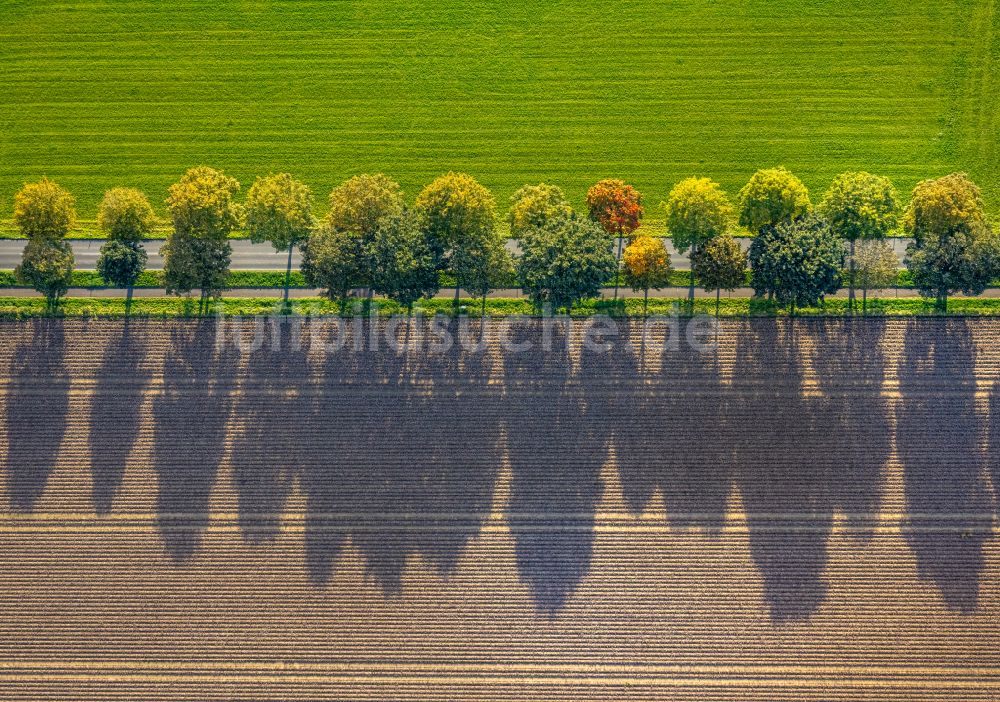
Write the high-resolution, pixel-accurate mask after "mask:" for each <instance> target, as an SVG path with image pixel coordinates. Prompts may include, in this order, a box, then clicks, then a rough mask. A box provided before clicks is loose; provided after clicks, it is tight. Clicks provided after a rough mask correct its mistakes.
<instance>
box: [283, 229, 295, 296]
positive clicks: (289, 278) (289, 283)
mask: <svg viewBox="0 0 1000 702" xmlns="http://www.w3.org/2000/svg"><path fill="white" fill-rule="evenodd" d="M294 248H295V244H294V243H291V242H289V244H288V265H287V266H286V267H285V296H284V297H283V298H282V300H281V312H282V314H288V288H290V287H291V286H292V249H294Z"/></svg>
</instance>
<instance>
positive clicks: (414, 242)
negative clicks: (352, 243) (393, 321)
mask: <svg viewBox="0 0 1000 702" xmlns="http://www.w3.org/2000/svg"><path fill="white" fill-rule="evenodd" d="M421 225H422V221H421V218H420V217H419V216H417V215H416V214H415V213H414V212H412V211H406V212H404V213H403V214H401V215H397V216H395V217H390V218H389V219H387V220H384V221H383V222H382V223H381V224H380V225H379V227H378V229H377V230H376V232H375V238H374V239H373V241H372V243H371V247H370V249H371V251H370V257H371V260H372V263H373V269H372V273H373V275H372V287H373V288H374V290H375V292H377V293H380V294H382V295H385V296H386V297H388V298H390V299H392V300H395V301H396V302H398V303H399V304H401V305H403V306H404V307H405V308H406V310H407V313H410V314H412V312H413V303H414V302H416V301H417V300H419V299H420V298H421V297H431V296H432V295H434V294H435V293H436V292H437V291H438V290H439V289H440V280H439V277H438V268H437V256H436V254H435V251H434V248H433V246H431V243H430V241H428V238H427V235H426V230H425V229H424V227H423V226H421Z"/></svg>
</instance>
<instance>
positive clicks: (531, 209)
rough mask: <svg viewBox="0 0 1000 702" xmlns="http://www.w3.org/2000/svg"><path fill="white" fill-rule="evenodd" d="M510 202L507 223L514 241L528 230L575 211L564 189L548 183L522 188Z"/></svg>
mask: <svg viewBox="0 0 1000 702" xmlns="http://www.w3.org/2000/svg"><path fill="white" fill-rule="evenodd" d="M510 202H511V205H510V212H509V213H508V214H507V222H508V223H509V224H510V235H511V237H512V238H514V239H517V238H519V237H520V236H521V233H522V232H524V231H525V230H527V229H530V228H532V227H541V226H544V225H545V223H546V222H547V221H549V220H550V219H552V218H554V217H566V216H569V214H570V213H571V212H572V211H573V209H572V208H571V207H570V205H569V201H568V200H567V199H566V195H565V194H564V193H563V191H562V188H559V187H558V186H555V185H548V184H546V183H539V184H538V185H525V186H523V187H521V188H520V189H519V190H518V191H517V192H516V193H514V194H513V195H512V196H511V198H510Z"/></svg>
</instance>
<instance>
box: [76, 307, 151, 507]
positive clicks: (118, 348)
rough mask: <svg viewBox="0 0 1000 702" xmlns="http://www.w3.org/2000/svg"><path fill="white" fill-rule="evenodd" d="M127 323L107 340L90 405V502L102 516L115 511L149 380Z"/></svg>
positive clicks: (141, 347) (139, 337)
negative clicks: (113, 508)
mask: <svg viewBox="0 0 1000 702" xmlns="http://www.w3.org/2000/svg"><path fill="white" fill-rule="evenodd" d="M134 324H135V323H134V322H129V321H126V322H125V324H124V326H123V327H122V329H121V332H120V333H117V334H115V335H114V336H113V337H112V338H111V339H110V341H109V342H108V346H107V350H106V351H105V354H104V360H103V361H102V362H101V368H100V371H98V376H97V384H96V386H95V388H94V396H93V399H92V401H91V409H90V470H91V475H92V479H93V483H92V487H91V500H92V502H93V504H94V511H95V512H97V514H100V515H106V514H108V513H110V512H111V507H112V504H113V503H114V499H115V496H116V495H117V494H118V489H119V488H120V486H121V483H122V480H123V478H124V476H125V464H126V462H127V461H128V457H129V454H130V453H131V451H132V447H133V446H134V444H135V440H136V436H137V435H138V431H139V410H140V408H141V407H142V400H143V389H144V388H145V386H146V384H147V383H148V382H149V379H150V375H151V373H150V371H149V369H148V367H147V366H146V364H145V360H146V343H145V341H144V338H143V333H142V332H141V331H140V332H138V333H137V332H136V330H135V329H134Z"/></svg>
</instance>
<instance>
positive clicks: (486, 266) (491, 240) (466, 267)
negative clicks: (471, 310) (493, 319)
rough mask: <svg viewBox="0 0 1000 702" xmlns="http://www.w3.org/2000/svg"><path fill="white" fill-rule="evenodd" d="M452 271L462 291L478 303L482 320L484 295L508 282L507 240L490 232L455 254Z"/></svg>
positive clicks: (510, 265) (511, 266)
mask: <svg viewBox="0 0 1000 702" xmlns="http://www.w3.org/2000/svg"><path fill="white" fill-rule="evenodd" d="M451 268H452V271H454V273H455V277H456V278H457V279H458V280H461V281H462V287H463V288H464V289H465V291H466V292H467V293H469V294H470V295H472V296H473V297H476V298H479V299H480V300H481V302H482V314H483V316H484V317H485V316H486V296H487V295H489V294H490V293H491V292H493V290H494V289H496V288H498V287H500V286H501V285H503V284H504V283H505V282H506V281H507V280H509V279H510V277H511V275H512V273H513V270H514V259H513V257H512V256H511V254H510V252H509V251H508V250H507V239H506V237H505V236H504V235H503V234H502V233H500V232H499V231H498V230H496V229H491V230H489V231H487V232H483V233H482V234H481V235H480V236H479V237H477V238H476V239H475V240H473V241H471V242H470V243H469V245H467V246H464V247H462V248H461V249H459V250H458V251H456V252H455V256H454V257H453V258H452V262H451Z"/></svg>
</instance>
